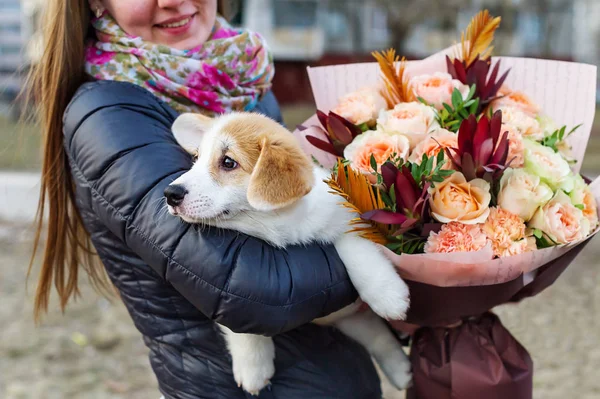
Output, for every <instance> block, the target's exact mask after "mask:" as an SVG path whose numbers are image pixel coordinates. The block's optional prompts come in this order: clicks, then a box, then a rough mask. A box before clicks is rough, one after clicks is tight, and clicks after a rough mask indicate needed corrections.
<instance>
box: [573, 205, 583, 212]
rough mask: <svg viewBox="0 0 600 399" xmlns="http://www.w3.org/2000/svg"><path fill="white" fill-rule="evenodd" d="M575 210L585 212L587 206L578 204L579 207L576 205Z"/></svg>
mask: <svg viewBox="0 0 600 399" xmlns="http://www.w3.org/2000/svg"><path fill="white" fill-rule="evenodd" d="M575 208H577V209H580V210H582V211H583V210H585V205H583V204H577V205H575Z"/></svg>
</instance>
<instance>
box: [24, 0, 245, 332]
mask: <svg viewBox="0 0 600 399" xmlns="http://www.w3.org/2000/svg"><path fill="white" fill-rule="evenodd" d="M236 5H237V2H236V1H231V0H226V1H218V11H219V13H221V15H224V16H226V17H227V16H229V15H231V13H232V12H234V11H235V10H236ZM90 16H91V10H90V7H89V5H88V0H48V1H47V2H46V5H45V10H44V19H43V22H42V36H43V53H42V55H41V58H40V60H39V61H38V62H37V63H36V64H35V65H34V66H33V67H32V69H31V71H30V74H29V77H28V80H27V85H26V87H27V91H28V97H29V98H30V99H33V101H32V102H35V104H36V106H37V109H38V112H39V118H40V123H41V130H42V137H43V139H42V142H43V146H42V148H43V162H42V179H41V190H40V199H39V203H38V211H37V216H36V234H35V241H34V249H33V254H32V257H31V263H30V265H29V272H28V275H29V274H30V273H31V271H32V267H33V264H34V260H35V256H36V254H37V252H38V250H39V247H40V244H41V242H42V236H43V231H44V227H45V226H46V227H47V234H45V236H46V237H45V245H44V249H43V257H42V264H41V270H40V275H39V279H38V284H37V288H36V293H35V302H34V318H35V320H36V321H37V320H39V319H40V317H41V315H42V314H44V313H46V312H47V311H48V303H49V298H50V293H51V291H52V285H54V287H55V288H56V291H57V293H58V297H59V300H60V307H61V310H63V311H64V309H65V307H66V306H67V303H68V302H69V299H71V298H72V297H73V296H78V295H79V288H78V284H77V283H78V276H79V267H80V266H81V267H83V269H84V270H85V271H86V273H87V274H88V276H89V279H90V281H91V284H92V286H93V287H94V288H96V289H97V290H98V291H99V292H101V293H103V294H110V293H111V292H114V291H113V288H112V286H111V285H110V283H109V281H108V279H107V276H106V273H105V272H104V269H103V268H102V266H101V264H100V262H99V261H98V258H97V256H96V253H95V251H94V248H93V246H92V243H91V241H90V236H89V234H88V232H87V231H86V230H85V228H84V226H83V221H82V219H81V215H80V214H79V212H78V210H77V207H76V205H75V189H74V184H73V180H72V178H71V175H70V171H69V165H68V160H67V156H66V153H65V150H64V147H63V132H62V130H63V123H62V118H63V113H64V112H65V109H66V107H67V105H68V103H69V101H70V100H71V98H72V97H73V94H74V93H75V91H76V90H77V89H78V88H79V86H81V84H82V83H84V82H85V81H86V80H87V79H88V78H87V76H86V74H85V73H84V58H85V57H84V56H85V41H86V37H87V36H88V33H89V32H88V30H89V23H90ZM46 213H47V214H48V218H47V220H46V218H45V215H46Z"/></svg>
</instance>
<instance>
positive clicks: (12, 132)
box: [0, 104, 600, 174]
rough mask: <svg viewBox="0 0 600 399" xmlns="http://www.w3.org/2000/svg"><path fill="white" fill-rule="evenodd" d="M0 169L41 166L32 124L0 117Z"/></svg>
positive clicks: (594, 165)
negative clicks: (0, 145) (0, 144)
mask: <svg viewBox="0 0 600 399" xmlns="http://www.w3.org/2000/svg"><path fill="white" fill-rule="evenodd" d="M314 112H315V108H314V105H312V104H300V105H294V106H284V107H282V114H283V119H284V121H285V123H286V125H287V127H288V128H289V129H291V130H293V129H295V127H296V126H297V125H298V124H300V123H302V122H304V121H305V120H306V119H308V117H310V116H311V115H312V114H313V113H314ZM0 142H1V143H2V147H1V148H0V169H11V170H39V169H40V166H41V150H40V143H41V140H40V132H39V127H38V126H36V125H35V124H31V123H27V124H18V123H15V121H13V120H11V119H10V118H8V117H6V116H2V115H0ZM598 155H600V107H599V108H598V109H597V111H596V120H595V122H594V128H593V130H592V136H591V140H590V143H589V145H588V150H587V154H586V157H585V160H584V163H583V170H584V171H586V172H588V173H594V174H598V173H600V156H598Z"/></svg>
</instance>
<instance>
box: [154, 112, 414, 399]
mask: <svg viewBox="0 0 600 399" xmlns="http://www.w3.org/2000/svg"><path fill="white" fill-rule="evenodd" d="M172 130H173V133H174V135H175V138H176V140H177V141H178V143H179V144H180V145H181V146H182V147H183V148H184V149H185V150H186V151H188V152H189V153H191V154H194V155H196V157H197V160H196V162H195V163H194V165H193V167H192V168H191V170H190V171H189V172H187V173H185V174H183V175H182V176H181V177H179V178H178V179H177V180H175V181H174V182H173V183H172V184H171V185H169V186H168V187H167V188H166V189H165V197H166V201H167V205H168V210H169V213H170V214H171V215H174V216H178V217H180V218H181V219H183V220H184V221H185V222H188V223H202V224H206V225H212V226H216V227H220V228H225V229H232V230H237V231H240V232H242V233H245V234H248V235H251V236H254V237H257V238H260V239H263V240H265V241H267V242H269V243H270V244H272V245H274V246H277V247H285V246H287V245H293V244H308V243H312V242H319V243H333V244H334V245H335V248H336V249H337V251H338V253H339V256H340V257H341V259H342V261H343V262H344V264H345V265H346V268H347V270H348V275H349V276H350V279H351V280H352V283H353V284H354V286H355V287H356V289H357V291H358V293H359V294H360V298H361V299H362V300H363V301H364V302H366V303H367V304H368V305H369V306H370V308H371V309H372V310H368V311H364V312H356V311H357V310H358V307H359V306H360V301H357V303H355V304H353V305H351V306H349V307H347V308H345V309H342V310H340V311H339V312H336V313H334V314H332V315H329V316H327V317H325V318H322V319H319V320H315V321H314V322H315V323H321V324H333V325H335V326H336V327H337V328H339V329H340V330H341V331H342V332H343V333H345V334H346V335H348V336H350V337H351V338H353V339H355V340H356V341H358V342H359V343H361V344H362V345H363V346H364V347H365V348H366V349H367V350H368V351H369V352H370V354H371V355H372V356H373V357H374V358H375V360H376V361H377V363H378V364H379V366H380V367H381V369H382V370H383V372H384V373H385V374H386V375H387V377H388V379H389V380H390V381H391V382H392V384H394V385H395V386H396V387H397V388H398V389H404V388H405V387H406V386H407V384H408V383H409V381H410V378H411V375H410V364H409V361H408V358H407V357H406V355H405V354H404V352H403V351H402V349H401V347H400V344H399V343H398V341H397V340H396V338H395V337H394V336H393V334H392V333H391V332H390V330H389V329H388V328H387V326H386V324H385V323H384V321H383V320H381V319H380V318H379V317H378V316H377V315H379V316H380V317H383V318H386V319H393V320H399V319H403V318H404V317H405V314H406V311H407V309H408V306H409V298H408V297H409V294H408V287H407V286H406V284H405V283H404V281H402V279H401V278H400V277H399V276H398V274H397V273H396V270H395V269H394V266H393V265H392V264H391V263H390V261H389V260H388V259H387V258H386V257H385V256H384V255H383V254H382V253H381V252H380V251H379V249H378V247H377V246H376V244H374V243H372V242H370V241H368V240H366V239H364V238H361V237H359V236H358V235H357V234H355V233H348V231H349V230H350V229H351V228H350V226H349V222H350V221H351V220H352V219H353V218H355V217H356V216H357V215H355V214H353V213H351V212H349V211H348V210H347V209H346V208H344V207H343V206H342V205H341V201H342V199H341V197H339V196H338V195H335V194H332V193H330V188H329V187H328V185H327V184H326V183H325V180H326V179H327V178H328V177H329V175H330V172H328V171H326V170H323V169H320V168H318V167H316V166H315V165H314V164H313V163H312V162H311V160H310V159H309V158H308V156H307V155H305V154H304V152H303V151H302V149H301V147H300V144H299V143H298V142H297V140H296V138H295V137H294V136H293V135H292V134H291V133H290V132H289V131H287V130H286V129H285V128H283V127H282V126H281V125H279V124H278V123H276V122H275V121H273V120H271V119H269V118H267V117H265V116H262V115H259V114H253V113H231V114H227V115H224V116H220V117H218V118H216V119H210V118H207V117H204V116H202V115H197V114H183V115H181V116H180V117H179V118H177V120H176V121H175V123H174V124H173V128H172ZM376 314H377V315H376ZM220 327H221V329H222V331H223V332H224V336H225V339H226V341H227V344H228V348H229V351H230V353H231V357H232V362H233V375H234V378H235V381H236V382H237V383H238V385H239V386H241V387H243V389H244V390H246V391H247V392H249V393H251V394H257V393H258V392H259V391H260V390H261V389H262V388H263V387H265V386H266V385H267V384H268V383H269V380H270V379H271V377H273V375H274V373H275V366H274V358H275V347H274V345H273V341H272V340H271V339H270V338H267V337H263V336H258V335H252V334H238V333H234V332H233V331H231V330H229V329H228V328H226V327H224V326H220Z"/></svg>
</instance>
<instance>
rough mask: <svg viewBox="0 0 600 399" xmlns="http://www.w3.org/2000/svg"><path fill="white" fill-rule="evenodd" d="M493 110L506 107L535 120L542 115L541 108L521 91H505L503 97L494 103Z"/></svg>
mask: <svg viewBox="0 0 600 399" xmlns="http://www.w3.org/2000/svg"><path fill="white" fill-rule="evenodd" d="M491 106H492V109H494V110H496V109H500V108H504V107H511V108H517V109H519V110H521V111H523V112H524V113H526V114H527V115H529V116H531V117H532V118H535V117H537V116H538V115H539V113H540V107H539V106H538V105H537V104H535V103H534V102H533V101H532V100H531V98H529V97H528V96H527V95H526V94H525V93H523V92H521V91H509V92H506V89H504V91H503V97H501V98H499V99H497V100H495V101H492V104H491Z"/></svg>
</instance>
